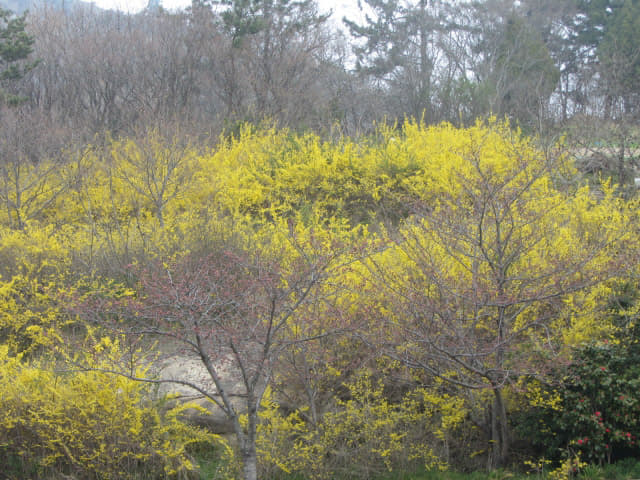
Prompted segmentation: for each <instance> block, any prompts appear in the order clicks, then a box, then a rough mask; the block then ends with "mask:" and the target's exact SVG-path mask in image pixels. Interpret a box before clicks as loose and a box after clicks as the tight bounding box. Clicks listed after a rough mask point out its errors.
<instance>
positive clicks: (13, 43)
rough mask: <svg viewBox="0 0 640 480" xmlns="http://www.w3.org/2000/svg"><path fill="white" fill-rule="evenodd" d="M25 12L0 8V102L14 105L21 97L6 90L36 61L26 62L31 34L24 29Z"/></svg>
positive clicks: (31, 40)
mask: <svg viewBox="0 0 640 480" xmlns="http://www.w3.org/2000/svg"><path fill="white" fill-rule="evenodd" d="M26 15H27V14H26V13H24V14H22V15H21V16H15V15H14V14H13V12H11V11H10V10H5V9H2V8H0V102H1V103H4V104H9V105H16V104H18V103H20V102H22V101H23V100H24V98H23V97H21V96H19V95H16V94H14V93H11V92H9V91H7V88H8V87H10V86H11V85H13V84H14V83H15V82H16V81H17V80H19V79H20V78H22V77H23V76H24V75H25V74H26V73H27V72H28V71H29V70H31V69H32V68H33V67H35V65H36V63H37V62H26V59H27V58H28V57H29V55H31V52H33V43H34V38H33V36H31V35H29V34H28V33H27V32H26V30H25V26H26Z"/></svg>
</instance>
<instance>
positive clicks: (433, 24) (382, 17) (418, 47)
mask: <svg viewBox="0 0 640 480" xmlns="http://www.w3.org/2000/svg"><path fill="white" fill-rule="evenodd" d="M364 2H365V3H366V5H367V7H368V9H369V10H371V11H372V12H373V17H371V16H369V15H366V17H365V20H364V23H363V24H358V23H356V22H354V21H351V20H348V19H346V18H345V19H344V20H343V21H344V23H345V25H346V26H347V27H348V28H349V31H350V32H351V35H353V36H354V37H355V38H357V39H360V40H362V41H363V43H362V45H360V46H356V47H354V53H355V54H356V58H357V64H356V69H357V70H358V71H359V72H360V73H362V74H364V75H367V76H371V77H372V78H374V79H376V80H377V81H378V82H382V83H383V84H385V85H386V86H388V87H389V88H390V90H391V91H393V92H397V93H398V98H399V99H402V100H404V101H403V102H401V103H403V105H402V109H403V111H402V112H399V113H409V114H411V115H413V116H414V117H418V118H419V117H421V116H425V117H426V119H427V120H429V117H430V115H432V113H433V109H432V101H433V95H434V92H433V86H434V85H433V72H434V64H435V57H436V47H435V42H436V37H437V33H438V32H439V31H442V30H444V29H445V26H444V18H443V17H442V16H441V15H440V12H439V7H440V2H439V1H437V0H417V1H408V2H400V1H399V0H364Z"/></svg>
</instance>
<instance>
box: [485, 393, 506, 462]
mask: <svg viewBox="0 0 640 480" xmlns="http://www.w3.org/2000/svg"><path fill="white" fill-rule="evenodd" d="M493 397H494V398H493V403H492V405H491V453H490V456H489V470H493V469H496V468H500V467H503V466H504V465H505V463H506V461H507V456H508V454H509V446H510V445H509V429H508V425H507V410H506V408H505V406H504V399H503V398H502V390H501V389H500V388H499V387H496V388H494V389H493Z"/></svg>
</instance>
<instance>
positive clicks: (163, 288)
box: [0, 121, 638, 478]
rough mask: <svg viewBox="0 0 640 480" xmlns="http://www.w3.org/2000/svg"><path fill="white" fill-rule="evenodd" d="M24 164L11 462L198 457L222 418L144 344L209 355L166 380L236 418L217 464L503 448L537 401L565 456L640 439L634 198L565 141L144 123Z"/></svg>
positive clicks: (285, 467)
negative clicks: (157, 393) (191, 411)
mask: <svg viewBox="0 0 640 480" xmlns="http://www.w3.org/2000/svg"><path fill="white" fill-rule="evenodd" d="M14 167H15V169H14V170H13V171H12V172H13V173H9V171H7V174H6V175H3V176H2V178H1V180H0V181H1V182H3V188H2V189H1V192H2V198H1V200H2V204H3V207H4V208H3V209H2V211H1V212H0V222H1V224H2V226H1V227H0V258H2V265H1V268H2V270H1V275H2V276H1V277H0V282H1V284H0V296H1V297H0V298H2V303H1V305H0V308H1V310H2V316H1V317H0V322H1V324H0V326H1V330H0V333H1V335H2V342H3V345H4V346H3V350H2V352H3V353H2V355H3V364H2V365H3V366H2V368H3V369H4V370H6V373H2V374H1V375H0V378H2V379H3V381H5V382H8V383H7V384H6V385H5V387H3V391H4V392H6V394H5V395H4V396H3V400H2V401H3V402H5V404H6V405H4V407H3V412H5V415H4V416H3V420H2V422H1V425H0V427H1V428H2V429H4V430H2V432H3V433H2V450H1V454H2V455H3V458H4V459H5V460H6V461H7V462H9V463H10V464H11V465H14V467H12V468H15V469H17V470H16V472H18V471H19V472H21V474H22V475H25V476H28V475H32V476H33V475H35V476H38V475H39V474H41V473H42V472H45V471H46V472H59V473H61V474H62V473H65V474H74V475H80V476H83V477H86V478H89V477H92V478H107V477H109V478H125V477H126V476H127V475H134V476H135V475H136V473H135V472H137V471H139V469H138V468H139V467H140V466H141V465H142V464H144V465H145V470H146V475H148V477H149V478H163V477H175V476H183V477H184V476H189V475H195V474H196V473H194V472H195V471H196V470H195V469H196V466H195V464H194V463H193V459H192V458H191V456H190V455H189V452H190V451H191V450H190V448H191V447H189V444H192V443H194V442H195V443H197V444H199V445H200V444H202V442H213V443H215V444H216V445H217V444H218V443H220V445H222V444H223V442H221V441H220V440H218V439H214V438H213V437H211V436H207V434H204V433H202V432H201V431H196V430H193V429H192V428H191V427H187V426H186V425H185V424H184V423H183V420H182V419H183V417H182V415H183V412H184V411H185V408H182V407H180V408H178V409H177V410H176V409H173V410H171V409H169V410H158V407H157V406H156V405H154V403H153V398H154V395H153V394H152V392H151V390H149V389H146V388H145V387H144V386H143V385H144V384H141V383H135V382H134V380H136V379H137V380H141V379H143V380H146V381H147V382H151V384H153V383H154V382H158V381H163V380H161V379H160V378H159V377H157V376H156V373H157V371H156V370H154V367H155V365H156V363H155V362H156V360H155V357H156V356H157V358H158V359H163V362H166V361H177V360H178V359H187V358H188V359H193V360H194V361H196V362H202V364H203V366H204V367H205V368H206V372H207V373H206V374H205V376H206V379H204V380H203V382H200V383H197V382H194V381H193V380H191V379H189V378H174V379H172V381H175V382H178V383H181V384H183V385H187V386H191V387H193V388H194V389H195V390H197V392H198V393H199V394H201V396H203V397H205V398H208V399H209V400H208V401H209V405H210V407H211V408H219V409H220V411H222V412H223V414H224V415H225V416H226V417H227V418H228V420H229V421H230V422H231V423H232V424H233V432H234V435H235V437H236V442H237V443H236V449H235V454H234V456H233V459H231V458H230V456H229V455H230V454H229V452H230V451H231V450H228V448H229V447H222V446H221V447H219V448H218V451H219V452H220V453H219V455H221V456H225V455H226V456H227V464H228V466H229V469H228V470H226V471H227V474H228V475H232V472H234V471H235V472H240V471H241V470H239V469H238V468H239V467H240V466H241V467H242V472H243V475H244V476H245V478H257V476H258V475H261V476H262V477H263V478H275V477H278V476H282V475H285V474H302V475H305V476H309V477H313V478H327V477H334V476H345V477H359V478H371V477H372V476H373V475H377V474H381V473H383V472H385V471H392V470H397V469H403V470H407V471H409V470H414V469H420V468H424V467H429V468H435V467H437V468H442V469H445V468H448V467H449V466H456V467H458V468H477V467H478V466H479V465H480V464H479V463H478V462H479V461H482V464H483V465H487V464H489V465H490V466H491V467H496V466H500V465H506V464H508V463H509V462H511V461H512V460H513V458H515V457H513V456H512V455H511V453H512V451H513V448H518V449H519V450H518V451H519V453H521V449H522V448H523V447H522V444H521V442H516V441H515V440H516V438H515V436H514V435H515V432H516V431H517V430H518V428H517V427H522V426H523V425H528V426H529V427H527V428H535V429H538V430H536V431H535V432H531V433H530V434H527V433H526V432H525V434H524V436H525V437H527V438H528V440H529V441H534V440H536V439H538V438H541V439H544V438H545V436H547V437H546V438H547V439H548V438H552V439H553V445H554V447H555V449H556V450H555V451H554V452H552V453H553V455H549V454H547V455H548V456H549V457H554V458H558V459H560V458H561V457H564V458H566V459H567V462H569V463H565V467H562V468H565V469H566V468H573V466H576V465H580V462H579V461H578V460H575V459H576V458H577V457H575V454H576V453H578V452H580V453H582V457H581V458H582V460H588V461H594V462H603V461H609V460H610V459H612V458H619V457H620V456H622V455H623V454H627V453H628V452H631V451H632V450H633V449H634V448H637V446H636V445H635V443H634V442H636V441H637V440H636V436H637V435H638V432H637V425H636V424H635V423H634V422H635V420H634V419H636V418H637V398H636V397H637V395H636V393H635V392H636V391H637V388H636V387H637V385H636V383H637V378H636V377H637V371H636V370H637V369H635V366H634V365H635V363H636V362H635V360H634V358H635V357H634V355H636V354H635V353H633V352H635V349H636V347H635V346H634V344H629V343H628V342H627V343H624V344H619V343H618V340H617V338H618V336H619V335H624V334H625V332H628V331H630V330H629V329H631V328H633V324H634V322H635V317H634V315H635V313H634V311H635V310H634V309H633V305H634V301H633V298H635V297H634V294H633V292H634V291H635V290H634V289H633V288H631V287H629V285H631V283H630V281H629V280H628V279H627V278H628V277H629V274H630V273H631V272H632V269H631V270H630V268H629V266H630V265H634V264H635V263H634V262H635V261H636V260H635V258H636V251H637V246H636V243H637V241H636V239H635V237H634V235H633V231H634V229H633V228H629V225H635V222H636V217H635V204H634V203H633V201H630V200H624V199H622V198H619V197H618V196H616V190H615V187H613V186H611V185H610V184H608V183H603V184H599V185H598V190H594V189H593V188H589V187H588V186H587V185H586V182H583V181H582V180H581V179H580V177H579V174H578V173H577V171H576V169H575V168H574V166H573V164H572V162H571V160H570V159H569V158H568V157H567V156H566V155H565V153H563V151H562V149H561V148H560V147H558V148H557V149H555V150H554V149H551V150H548V151H546V152H543V151H541V150H539V149H538V148H537V147H536V145H535V144H534V142H533V141H532V140H530V139H528V138H527V137H525V136H523V135H522V134H521V133H520V132H518V131H517V130H514V129H511V128H510V127H509V126H508V125H506V124H502V123H499V122H495V121H490V122H487V123H483V122H478V123H477V124H475V125H474V126H472V127H469V128H463V129H461V128H454V127H453V126H451V125H448V124H442V125H439V126H433V127H427V126H425V125H423V124H421V123H414V122H407V123H406V124H405V125H404V126H403V127H402V128H394V129H391V128H386V127H383V128H380V129H379V130H378V132H377V134H376V135H375V136H373V137H371V138H369V139H364V140H362V141H359V142H355V141H353V140H351V139H348V138H341V139H339V140H336V141H333V142H327V141H323V140H321V139H320V138H319V137H317V136H315V135H313V134H295V133H292V132H289V131H286V130H277V129H268V128H267V129H256V128H252V127H250V126H244V127H242V128H241V129H240V130H239V131H238V133H237V135H232V136H229V137H226V138H221V139H220V142H219V144H218V146H217V147H216V148H215V149H211V150H208V149H201V148H200V149H199V148H197V147H196V145H195V144H193V143H190V142H188V141H186V140H183V139H181V138H178V137H174V138H164V137H163V136H162V135H160V134H159V133H157V132H154V133H151V134H149V135H148V136H146V137H145V138H144V139H142V140H140V139H132V138H125V139H111V140H109V141H108V142H107V143H106V144H105V145H96V146H90V147H87V148H86V149H84V150H82V151H79V152H75V153H71V152H69V153H68V156H67V157H66V158H63V159H56V160H47V161H41V162H38V163H29V162H26V163H25V162H23V163H16V164H15V165H14ZM625 285H626V287H625ZM604 340H607V341H608V342H609V343H603V342H602V341H604ZM154 341H157V343H154ZM594 342H595V343H594ZM152 345H155V347H154V348H148V347H149V346H152ZM588 345H592V346H588ZM154 352H155V354H157V355H154V354H153V353H154ZM560 364H566V365H569V366H568V367H567V368H568V370H561V371H560V370H558V369H557V367H558V365H560ZM226 371H235V372H236V373H235V374H236V375H237V376H238V378H239V379H241V382H240V383H238V384H236V385H235V386H234V387H233V388H234V389H235V390H234V389H232V390H229V391H227V384H226V383H225V380H224V378H222V375H224V372H226ZM54 372H60V373H54ZM108 372H109V373H108ZM559 372H560V373H559ZM10 379H11V380H10ZM559 382H561V383H559ZM98 385H100V388H98ZM541 385H559V386H558V387H557V389H556V390H549V391H546V390H545V389H544V388H541ZM45 386H46V387H45ZM523 392H529V395H528V396H526V395H525V396H524V397H523V395H522V394H523ZM233 397H238V398H241V399H243V400H242V402H243V403H242V404H238V403H237V402H236V401H235V400H233ZM27 404H29V405H31V407H30V408H29V409H26V407H25V405H27ZM539 411H544V412H546V413H545V414H544V418H545V421H544V422H543V424H542V423H539V422H538V421H537V420H535V421H534V422H532V421H531V419H532V418H535V415H536V412H539ZM549 412H551V413H549ZM518 422H521V423H518ZM527 422H528V423H527ZM514 423H515V425H514ZM87 425H89V426H92V427H90V428H87ZM532 425H533V426H532ZM514 427H516V428H515V429H514ZM520 430H522V429H521V428H520ZM627 434H629V435H627ZM207 439H208V440H207ZM585 439H588V440H585ZM543 441H545V442H546V440H543ZM529 445H530V446H529V447H528V448H529V450H527V453H526V455H527V456H528V457H529V458H531V459H532V460H536V458H535V456H536V453H535V452H536V445H535V442H533V443H530V444H529ZM562 452H565V455H564V456H563V455H562ZM541 454H542V453H541ZM111 458H118V459H120V460H121V462H120V463H113V462H111V463H109V462H108V461H107V459H111ZM105 462H106V463H105ZM572 462H573V463H572ZM29 472H32V473H29ZM38 472H40V473H38ZM223 473H224V472H223V470H219V475H223Z"/></svg>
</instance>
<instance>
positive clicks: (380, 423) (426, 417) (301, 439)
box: [258, 374, 467, 479]
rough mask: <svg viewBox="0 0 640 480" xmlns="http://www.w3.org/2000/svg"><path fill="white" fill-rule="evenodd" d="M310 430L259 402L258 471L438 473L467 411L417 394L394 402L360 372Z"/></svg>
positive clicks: (451, 400) (445, 399)
mask: <svg viewBox="0 0 640 480" xmlns="http://www.w3.org/2000/svg"><path fill="white" fill-rule="evenodd" d="M344 387H346V389H347V390H348V392H349V393H348V399H345V400H337V403H336V405H335V408H334V409H333V410H332V411H329V412H327V413H325V414H324V415H323V416H322V418H321V419H320V421H319V423H318V424H317V425H311V424H309V423H306V422H304V421H303V420H302V416H301V415H300V413H298V412H293V413H291V414H289V415H287V416H282V414H281V413H280V412H279V411H278V407H277V405H276V404H275V403H274V402H273V401H271V400H267V401H266V402H265V405H264V410H263V413H262V419H263V424H262V425H261V426H260V429H259V432H258V434H259V441H258V448H259V453H260V455H261V461H262V464H263V468H264V469H265V473H266V474H268V473H271V474H275V473H278V472H287V473H299V474H302V475H304V478H313V479H324V478H339V477H341V476H342V475H346V476H348V477H349V478H372V477H373V476H375V475H376V474H380V473H382V472H385V471H392V470H397V469H401V470H403V471H409V470H412V469H415V468H424V467H426V468H428V469H431V468H440V469H442V468H446V467H447V458H446V452H447V450H448V443H449V441H450V440H451V438H450V436H451V433H452V432H453V431H454V429H455V428H456V427H457V426H459V425H460V424H461V423H462V421H463V420H464V418H465V416H466V414H467V410H466V408H465V406H464V401H463V400H462V399H461V398H456V397H451V396H449V395H447V394H441V393H433V392H430V391H429V390H427V389H423V388H419V389H416V390H413V391H411V392H409V393H407V394H406V395H405V396H404V397H403V398H402V400H401V401H399V402H397V403H393V402H391V401H390V400H389V399H387V398H386V397H385V394H384V392H383V385H382V383H381V382H374V381H373V380H372V379H371V378H370V376H368V375H366V374H364V375H361V376H359V377H358V378H356V379H355V380H354V381H352V382H350V383H348V384H346V385H344Z"/></svg>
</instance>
